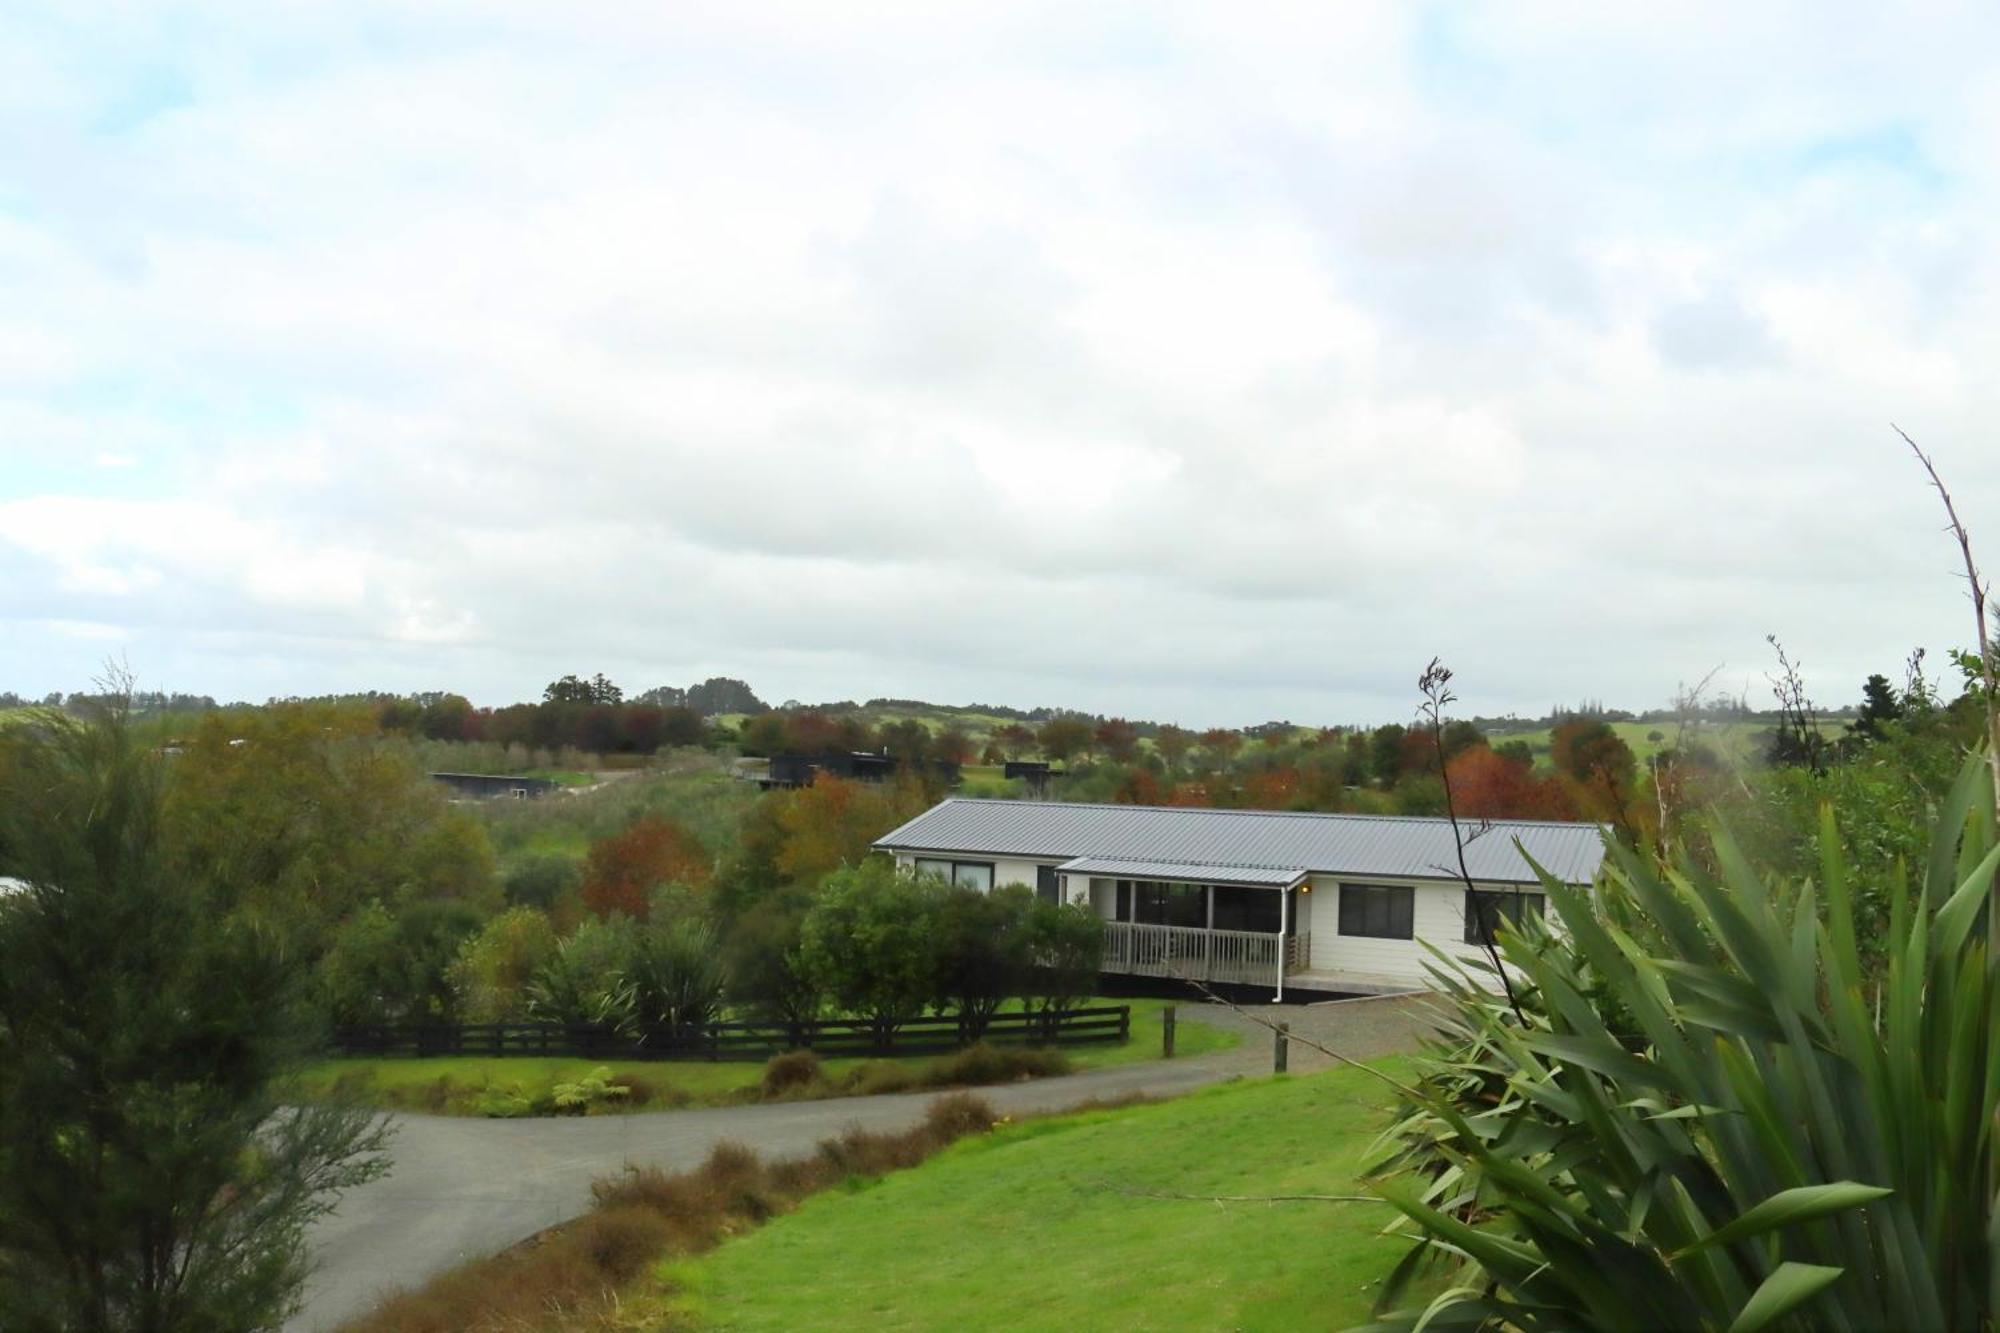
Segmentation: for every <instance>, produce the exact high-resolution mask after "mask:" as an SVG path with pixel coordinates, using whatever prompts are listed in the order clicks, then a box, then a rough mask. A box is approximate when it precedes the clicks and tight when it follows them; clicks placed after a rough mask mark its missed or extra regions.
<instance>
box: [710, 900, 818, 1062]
mask: <svg viewBox="0 0 2000 1333" xmlns="http://www.w3.org/2000/svg"><path fill="white" fill-rule="evenodd" d="M804 922H805V909H804V907H803V906H797V905H794V904H791V903H786V902H764V903H758V904H757V905H756V906H754V907H752V908H751V909H750V910H749V911H747V912H745V913H744V914H743V916H742V918H741V919H740V920H738V921H737V922H736V924H735V926H734V927H732V928H731V930H730V932H729V939H728V945H727V949H726V951H725V952H726V955H727V961H728V970H729V996H730V998H731V999H732V1000H734V1001H735V1002H736V1003H737V1004H739V1005H741V1006H743V1008H745V1009H747V1010H748V1011H749V1012H750V1013H752V1014H755V1015H756V1016H757V1017H759V1018H763V1019H768V1020H769V1021H771V1022H774V1023H783V1024H785V1025H786V1027H787V1028H788V1029H790V1030H791V1031H792V1032H794V1033H797V1032H798V1031H799V1030H800V1029H801V1028H802V1027H803V1026H804V1025H805V1024H806V1023H809V1022H811V1021H812V1020H813V1019H815V1018H817V1017H819V1012H820V1009H821V1007H822V1006H823V1004H824V1003H825V999H826V996H825V992H824V991H823V990H822V989H821V987H820V984H819V981H818V979H817V978H815V977H814V976H813V974H812V972H811V971H810V970H809V969H808V968H807V967H806V964H805V959H804V957H803V956H802V954H801V953H800V951H799V931H800V928H801V927H802V926H803V924H804Z"/></svg>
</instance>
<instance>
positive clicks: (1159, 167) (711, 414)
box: [0, 0, 2000, 726]
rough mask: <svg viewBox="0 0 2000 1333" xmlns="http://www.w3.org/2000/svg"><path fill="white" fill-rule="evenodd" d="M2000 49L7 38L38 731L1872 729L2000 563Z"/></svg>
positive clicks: (663, 23) (1061, 37)
mask: <svg viewBox="0 0 2000 1333" xmlns="http://www.w3.org/2000/svg"><path fill="white" fill-rule="evenodd" d="M1996 62H2000V15H1996V14H1995V13H1994V11H1992V9H1991V8H1990V7H1980V6H1966V7H1963V8H1954V7H1931V6H1925V5H1911V6H1895V7H1885V6H1860V5H1845V4H1826V3H1818V4H1811V5H1807V4H1797V5H1787V4H1769V5H1757V6H1743V5H1735V4H1729V5H1722V4H1717V5H1703V4H1691V5H1686V6H1676V7H1675V8H1674V10H1673V11H1672V15H1671V21H1670V22H1668V21H1663V15H1662V12H1661V11H1659V10H1657V9H1656V8H1655V9H1646V8H1644V7H1633V6H1624V5H1602V4H1575V5H1563V4H1549V5H1538V6H1520V5H1513V4H1478V3H1472V4H1422V3H1393V4H1385V5H1379V6H1377V5H1369V4H1364V3H1350V2H1349V0H1342V3H1340V4H1336V5H1327V4H1312V5H1298V6H1281V5H1247V6H1244V5H1217V4H1212V3H1211V4H1190V5H1181V4H1173V3H1160V2H1158V0H1149V2H1148V3H1145V4H1136V5H1129V6H1121V5H1116V4H1102V5H1099V4H1091V5H1077V4H1075V3H1051V4H1037V3H1015V4H1009V5H1005V6H992V5H984V6H966V7H955V6H951V5H946V4H938V3H925V4H910V5H868V4H849V5H840V6H828V5H824V4H819V3H798V4H786V3H770V4H761V5H741V4H727V5H725V4H672V5H661V4H633V5H616V4H602V5H590V6H567V5H549V4H547V3H543V2H541V0H537V2H536V3H512V2H511V0H480V3H459V2H458V0H433V2H432V3H426V4H412V5H407V6H390V5H381V4H377V3H372V2H371V0H339V3H327V4H317V3H311V2H310V0H306V2H302V3H296V4H285V5H270V4H222V3H216V4H194V5H179V4H170V3H166V4H160V3H156V4H142V5H141V4H97V3H93V2H92V0H65V2H64V3H62V4H60V5H40V4H35V3H25V4H24V3H21V2H20V0H11V2H9V3H0V689H12V690H15V691H17V692H20V693H22V694H26V695H40V694H42V693H45V692H47V691H50V690H74V689H80V688H86V687H87V686H88V683H89V682H90V680H91V679H92V678H93V677H94V676H97V675H99V674H101V671H102V668H103V665H104V663H106V662H107V661H111V660H116V661H122V662H124V663H126V664H127V665H128V666H129V668H130V669H131V671H132V672H133V673H134V674H135V676H136V677H137V678H138V681H139V684H140V685H141V686H142V687H147V688H158V689H165V690H184V691H190V692H194V693H207V694H212V695H215V696H217V697H218V698H224V699H232V698H248V699H262V698H266V697H269V696H275V695H291V694H320V693H332V692H346V691H356V690H366V689H383V690H398V691H406V690H425V689H451V690H456V691H458V692H461V693H464V694H466V695H468V696H469V697H471V698H472V699H473V700H474V701H475V702H478V703H482V704H501V703H507V702H511V701H514V700H518V699H523V698H535V697H538V696H539V693H540V690H541V687H542V685H543V684H544V683H545V682H547V681H548V680H550V679H552V678H554V677H555V676H559V675H562V674H564V673H568V672H576V673H579V674H583V675H590V674H592V673H596V672H603V673H605V674H606V675H608V676H610V677H611V678H612V679H613V680H615V681H617V682H619V683H620V684H622V685H623V686H625V687H626V689H627V690H628V691H634V692H636V691H638V690H642V689H645V688H647V687H649V686H652V685H657V684H685V683H688V682H690V681H694V680H698V679H701V678H704V677H707V676H710V675H716V674H722V675H730V676H737V677H741V678H744V679H747V680H748V681H750V682H751V684H752V685H753V686H754V687H755V688H756V689H757V690H758V691H759V693H760V694H762V695H763V696H764V697H765V698H767V699H770V700H772V701H774V702H776V701H781V700H785V699H789V698H797V699H806V700H825V699H843V698H857V699H860V698H867V697H871V696H878V695H886V696H895V697H916V698H927V699H932V700H935V701H940V702H968V701H974V700H977V701H983V702H997V703H1006V704H1012V705H1016V706H1021V707H1032V706H1037V705H1059V706H1067V707H1076V708H1082V709H1086V710H1089V711H1094V712H1105V713H1117V714H1125V715H1130V716H1136V717H1154V718H1160V719H1170V718H1171V719H1176V720H1180V721H1183V722H1187V723H1190V724H1197V725H1204V726H1206V725H1218V724H1229V725H1240V724H1248V723H1252V722H1257V721H1261V720H1265V719H1269V718H1286V719H1291V720H1295V721H1299V722H1316V723H1335V722H1344V721H1364V722H1367V721H1389V720H1400V719H1402V718H1403V717H1405V716H1406V715H1407V714H1409V712H1410V711H1411V708H1412V705H1413V703H1414V702H1415V691H1414V683H1415V679H1416V676H1417V674H1418V673H1419V671H1421V670H1422V668H1423V666H1424V664H1425V663H1426V662H1428V661H1429V660H1430V659H1431V658H1432V657H1433V656H1434V655H1435V656H1440V657H1442V658H1443V659H1444V660H1445V661H1446V662H1447V663H1448V664H1449V665H1450V666H1451V667H1452V668H1453V669H1454V670H1455V671H1456V673H1457V688H1458V692H1459V694H1460V695H1461V697H1462V700H1463V705H1464V707H1465V710H1466V711H1468V712H1476V713H1484V714H1500V713H1505V712H1508V711H1519V712H1521V713H1523V714H1528V715H1532V714H1539V713H1541V712H1543V711H1544V710H1546V709H1547V708H1548V707H1549V706H1551V705H1552V704H1556V703H1559V702H1573V701H1576V700H1579V699H1584V698H1596V699H1602V700H1604V701H1606V702H1608V703H1611V704H1614V705H1618V706H1623V707H1628V708H1633V709H1639V708H1645V707H1651V706H1659V705H1663V704H1665V703H1667V702H1668V701H1669V699H1670V698H1671V696H1672V695H1673V693H1674V691H1675V689H1676V688H1677V686H1679V685H1680V684H1682V683H1691V682H1693V681H1694V680H1696V679H1698V678H1700V677H1702V676H1703V675H1704V674H1706V673H1708V672H1709V671H1710V670H1711V669H1718V668H1719V671H1718V674H1717V675H1716V677H1715V680H1716V683H1717V685H1718V686H1719V687H1720V688H1721V689H1723V690H1724V691H1725V692H1727V693H1730V694H1736V693H1742V694H1745V695H1747V696H1749V697H1750V699H1751V701H1752V702H1753V703H1762V702H1764V701H1767V700H1768V698H1769V685H1768V682H1767V680H1766V674H1767V672H1768V671H1769V670H1770V669H1771V666H1772V657H1771V653H1770V650H1769V648H1768V647H1767V645H1766V643H1765V636H1766V635H1767V634H1770V633H1776V634H1778V635H1780V636H1781V637H1782V639H1783V641H1784V643H1785V645H1786V647H1787V649H1788V651H1789V652H1790V653H1791V655H1792V656H1793V657H1794V658H1795V659H1798V660H1799V661H1801V662H1802V663H1803V664H1804V670H1805V675H1806V678H1807V682H1808V684H1809V686H1810V687H1811V688H1812V690H1813V692H1814V693H1815V695H1816V696H1818V697H1819V698H1820V699H1821V701H1822V702H1824V703H1827V704H1838V703H1844V702H1850V701H1852V700H1854V699H1858V697H1859V694H1860V684H1861V681H1862V678H1863V677H1864V676H1866V675H1867V674H1868V673H1869V672H1872V671H1882V672H1885V673H1887V674H1890V675H1891V676H1893V677H1899V676H1900V668H1901V663H1902V661H1903V659H1904V658H1905V656H1906V655H1907V654H1908V652H1909V651H1910V650H1911V649H1912V648H1913V647H1917V646H1925V647H1927V648H1929V650H1930V652H1931V655H1932V656H1931V661H1932V662H1933V663H1937V662H1939V661H1940V660H1941V659H1942V657H1943V655H1944V653H1945V652H1946V651H1947V650H1949V649H1952V648H1955V647H1965V646H1967V645H1969V643H1970V641H1971V639H1972V621H1971V613H1970V611H1969V609H1968V603H1967V601H1966V598H1965V589H1964V585H1963V582H1962V580H1956V579H1955V577H1954V570H1955V563H1954V562H1955V550H1954V548H1953V546H1952V544H1951V543H1950V541H1949V539H1948V538H1947V537H1946V536H1945V535H1944V534H1943V533H1942V532H1941V531H1940V525H1941V523H1942V514H1941V511H1940V509H1939V507H1938V505H1937V502H1936V499H1935V497H1934V496H1933V495H1931V494H1929V493H1928V492H1927V491H1926V489H1925V486H1924V479H1923V476H1922V474H1921V472H1920V471H1919V470H1918V469H1917V467H1916V465H1915V464H1914V463H1913V462H1912V460H1911V459H1910V458H1909V456H1908V454H1907V452H1906V451H1905V450H1904V447H1903V445H1902V444H1901V442H1900V441H1899V440H1898V439H1897V437H1896V435H1895V434H1894V433H1893V431H1892V430H1891V423H1892V422H1894V423H1896V424H1899V425H1901V426H1902V427H1903V428H1904V429H1906V430H1908V431H1909V432H1910V433H1911V434H1912V435H1914V436H1915V437H1916V438H1917V439H1918V440H1919V441H1920V442H1921V443H1922V444H1924V445H1925V446H1926V447H1927V448H1928V449H1930V450H1931V451H1932V452H1933V454H1934V455H1935V456H1936V458H1937V461H1938V463H1939V466H1940V467H1941V468H1942V469H1943V471H1944V473H1945V475H1946V478H1947V480H1948V481H1949V482H1950V484H1951V485H1952V487H1953V488H1954V490H1955V492H1956V494H1957V497H1958V500H1959V504H1960V507H1961V511H1962V513H1963V516H1964V517H1965V518H1966V520H1967V522H1968V524H1969V525H1970V526H1971V527H1972V529H1973V534H1974V538H1975V540H1976V541H1977V540H1978V539H1980V538H1982V537H1985V538H1987V539H1988V540H1987V541H1986V545H1985V550H1986V558H1987V560H1988V562H1989V563H1990V564H1992V565H1993V566H1994V567H1996V568H2000V438H1996V437H1997V436H2000V413H1996V411H1995V410H1994V409H1995V406H1996V398H2000V375H1996V374H1995V371H1994V367H1995V365H1996V364H2000V356H1996V353H2000V286H1996V278H1997V277H2000V231H1996V229H1995V227H1994V226H1993V224H1992V219H1993V218H1995V217H1996V216H2000V208H1996V204H2000V199H1996V194H2000V78H1997V77H1995V75H1996V73H2000V70H1996V69H1995V64H1996Z"/></svg>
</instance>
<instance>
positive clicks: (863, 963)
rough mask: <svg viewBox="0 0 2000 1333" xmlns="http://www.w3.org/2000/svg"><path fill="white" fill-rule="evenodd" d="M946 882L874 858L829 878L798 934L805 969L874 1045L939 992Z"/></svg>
mask: <svg viewBox="0 0 2000 1333" xmlns="http://www.w3.org/2000/svg"><path fill="white" fill-rule="evenodd" d="M944 893H945V887H944V885H943V884H942V883H940V882H939V881H938V880H936V879H934V878H932V877H929V876H918V875H909V874H905V873H903V872H902V871H900V870H898V869H897V868H896V866H895V865H894V864H893V863H892V862H890V861H889V860H888V859H887V858H885V857H880V856H873V857H870V858H869V859H868V860H866V861H864V862H863V863H861V864H860V865H858V866H849V867H846V868H845V869H841V870H837V871H835V872H834V873H833V874H831V875H829V876H827V880H826V883H825V885H824V886H822V888H821V889H820V893H819V898H818V899H817V901H815V902H814V903H813V907H812V910H811V911H810V912H808V913H807V914H806V919H805V923H804V925H803V926H802V927H801V928H800V932H799V952H800V954H801V956H802V958H803V959H804V961H805V965H806V968H807V970H808V971H809V972H810V973H811V974H812V975H813V977H814V978H815V979H816V980H817V981H818V982H819V984H820V986H821V987H823V988H824V989H825V990H826V991H827V993H828V994H830V995H831V996H832V997H833V1000H834V1003H835V1004H837V1005H839V1006H840V1008H841V1010H842V1011H843V1012H845V1013H849V1014H853V1015H854V1016H855V1017H857V1018H861V1019H864V1020H865V1021H866V1022H867V1023H868V1026H869V1029H870V1031H871V1033H872V1035H873V1037H874V1041H875V1046H876V1049H878V1050H884V1051H886V1050H888V1049H889V1046H890V1044H891V1043H892V1042H893V1041H894V1040H895V1035H896V1030H897V1029H898V1028H900V1027H902V1026H903V1024H905V1023H907V1022H908V1021H909V1020H910V1019H912V1018H915V1017H916V1016H917V1015H918V1014H920V1013H922V1012H923V1011H924V1008H925V1006H927V1005H929V1004H930V1003H931V1000H932V999H933V998H934V997H935V996H936V995H937V991H938V963H939V957H938V931H937V922H938V914H939V900H940V898H941V897H942V896H943V894H944Z"/></svg>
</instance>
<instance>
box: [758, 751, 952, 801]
mask: <svg viewBox="0 0 2000 1333" xmlns="http://www.w3.org/2000/svg"><path fill="white" fill-rule="evenodd" d="M902 766H903V761H902V760H901V759H899V758H897V757H896V756H895V755H888V754H875V753H872V752H870V751H867V750H829V751H827V752H826V753H824V754H811V755H808V754H774V755H772V756H771V761H770V767H769V768H767V769H766V770H765V773H764V776H763V777H761V778H759V779H758V780H757V782H758V785H759V786H761V787H763V788H764V789H765V790H766V791H768V790H770V789H771V788H773V787H809V786H811V785H812V781H813V779H814V778H815V777H817V776H819V775H820V774H821V773H826V774H829V775H831V776H833V777H836V778H846V779H848V780H849V781H853V782H885V781H887V780H888V779H889V778H890V777H892V776H894V774H895V773H896V772H897V770H899V769H900V768H901V767H902ZM924 767H925V768H927V769H929V770H930V771H931V772H933V773H936V774H937V775H938V776H939V777H941V778H943V779H944V781H945V784H946V785H947V786H954V787H955V786H957V785H958V765H957V764H955V763H952V762H951V761H949V760H945V759H932V760H927V761H926V762H925V763H924Z"/></svg>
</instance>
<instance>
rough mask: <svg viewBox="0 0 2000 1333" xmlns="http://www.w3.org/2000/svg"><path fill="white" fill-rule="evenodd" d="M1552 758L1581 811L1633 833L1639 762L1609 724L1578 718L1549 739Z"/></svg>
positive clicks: (1557, 729)
mask: <svg viewBox="0 0 2000 1333" xmlns="http://www.w3.org/2000/svg"><path fill="white" fill-rule="evenodd" d="M1549 758H1550V759H1551V761H1553V762H1554V764H1555V767H1556V771H1557V772H1558V773H1560V774H1562V776H1563V777H1565V778H1567V779H1568V780H1569V782H1570V784H1571V791H1572V799H1573V800H1574V802H1575V804H1576V806H1577V807H1578V809H1579V810H1580V811H1581V812H1582V813H1583V814H1585V815H1588V816H1589V817H1591V818H1593V819H1601V820H1604V821H1606V822H1608V823H1612V824H1616V825H1618V827H1619V828H1620V829H1623V830H1626V831H1627V832H1630V831H1631V827H1632V826H1631V809H1632V798H1633V796H1634V795H1635V794H1636V790H1637V789H1636V785H1635V784H1636V782H1637V778H1638V771H1639V761H1638V759H1637V758H1636V757H1634V755H1633V754H1632V747H1631V746H1629V745H1627V744H1626V743H1625V741H1624V739H1623V738H1622V737H1620V736H1619V734H1618V733H1617V732H1616V731H1614V730H1612V727H1611V724H1610V723H1609V722H1600V721H1596V720H1593V719H1589V718H1576V719H1573V720H1571V721H1568V722H1565V723H1563V724H1562V725H1560V726H1558V727H1557V728H1556V729H1555V730H1554V732H1552V733H1551V734H1550V736H1549Z"/></svg>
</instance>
